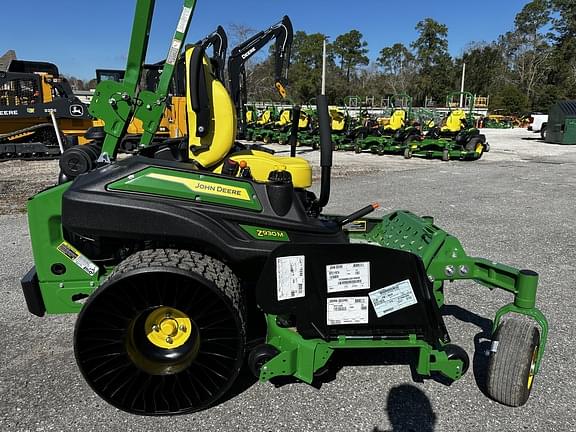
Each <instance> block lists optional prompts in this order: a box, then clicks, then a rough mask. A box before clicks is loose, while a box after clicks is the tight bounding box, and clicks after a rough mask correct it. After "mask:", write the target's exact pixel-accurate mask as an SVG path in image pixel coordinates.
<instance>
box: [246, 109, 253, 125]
mask: <svg viewBox="0 0 576 432" xmlns="http://www.w3.org/2000/svg"><path fill="white" fill-rule="evenodd" d="M253 121H254V112H253V111H252V110H249V111H246V123H248V124H250V123H252V122H253Z"/></svg>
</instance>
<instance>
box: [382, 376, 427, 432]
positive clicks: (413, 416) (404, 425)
mask: <svg viewBox="0 0 576 432" xmlns="http://www.w3.org/2000/svg"><path fill="white" fill-rule="evenodd" d="M386 412H387V413H388V420H389V421H390V424H391V426H392V428H391V429H390V430H389V431H385V430H383V429H379V428H378V427H374V428H373V429H372V431H371V432H406V431H418V432H433V431H434V426H435V425H436V422H437V418H438V417H437V415H436V413H435V412H434V411H433V410H432V404H431V403H430V400H429V399H428V397H427V396H426V395H425V394H424V392H423V391H422V390H420V389H418V388H417V387H415V386H413V385H410V384H402V385H399V386H396V387H393V388H392V389H391V390H390V392H389V393H388V399H387V400H386Z"/></svg>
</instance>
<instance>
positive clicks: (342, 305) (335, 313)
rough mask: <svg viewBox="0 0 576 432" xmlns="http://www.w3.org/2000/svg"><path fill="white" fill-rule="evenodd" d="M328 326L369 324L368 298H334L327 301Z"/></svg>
mask: <svg viewBox="0 0 576 432" xmlns="http://www.w3.org/2000/svg"><path fill="white" fill-rule="evenodd" d="M326 322H327V324H328V325H345V324H368V297H333V298H329V299H327V300H326Z"/></svg>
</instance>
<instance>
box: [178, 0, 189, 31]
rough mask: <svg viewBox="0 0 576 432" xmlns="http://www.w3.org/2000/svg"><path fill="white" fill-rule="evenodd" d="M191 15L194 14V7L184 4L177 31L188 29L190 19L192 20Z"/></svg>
mask: <svg viewBox="0 0 576 432" xmlns="http://www.w3.org/2000/svg"><path fill="white" fill-rule="evenodd" d="M190 15H192V8H190V7H186V6H184V8H183V9H182V13H181V14H180V20H179V21H178V26H177V27H176V31H177V32H180V33H184V32H185V31H186V26H187V25H188V21H190Z"/></svg>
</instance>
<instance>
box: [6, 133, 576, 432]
mask: <svg viewBox="0 0 576 432" xmlns="http://www.w3.org/2000/svg"><path fill="white" fill-rule="evenodd" d="M485 133H486V135H487V136H488V140H489V142H490V144H491V147H492V149H491V151H490V153H488V154H486V155H485V156H484V157H483V158H482V159H481V160H479V161H477V162H460V161H450V162H442V161H439V160H423V159H416V158H412V159H410V160H404V159H403V158H402V157H394V156H383V157H380V156H376V155H370V154H362V155H357V154H354V153H353V152H351V153H337V154H335V155H334V157H335V159H334V160H335V164H334V169H333V172H334V178H333V182H332V195H331V201H330V204H329V205H328V207H327V209H326V212H327V213H337V214H350V213H351V212H353V211H355V210H357V209H359V208H361V207H363V206H365V205H366V204H368V203H370V202H374V201H376V202H379V203H380V204H381V206H382V208H381V209H379V210H378V211H377V212H376V213H375V215H376V216H382V215H383V214H385V213H389V212H391V211H393V210H395V209H400V208H401V209H406V210H410V211H413V212H414V213H416V214H419V215H433V216H434V217H435V223H436V225H438V226H439V227H441V228H443V229H445V230H446V231H448V232H449V233H451V234H454V235H455V236H456V237H457V238H459V239H460V241H461V242H462V244H463V246H464V248H465V250H466V251H467V253H468V254H469V255H472V256H480V257H486V258H489V259H493V260H495V261H497V262H502V263H506V264H509V265H512V266H514V267H517V268H529V269H534V270H536V271H538V272H539V274H540V284H539V291H538V303H537V304H538V307H539V308H540V309H541V310H542V311H543V312H544V313H545V314H546V316H547V318H548V320H549V323H550V336H549V339H548V346H547V349H546V353H545V356H544V360H543V364H542V368H541V371H540V373H539V374H538V375H537V376H536V378H535V384H534V389H533V392H532V396H531V398H530V399H529V401H528V403H527V404H526V405H525V406H523V407H520V408H509V407H506V406H503V405H500V404H498V403H496V402H494V401H492V400H491V399H489V398H488V397H487V396H486V395H485V384H484V383H485V371H486V362H487V357H486V352H487V351H488V350H489V347H490V341H489V335H490V331H491V330H490V328H491V320H492V318H493V317H494V313H495V312H496V310H498V308H500V307H501V306H502V305H504V304H506V303H508V302H509V301H510V299H511V297H510V295H509V294H507V293H505V292H503V291H501V290H494V291H489V290H488V289H486V288H484V287H482V286H480V285H478V284H476V283H474V282H471V281H461V282H456V283H454V284H449V285H448V286H447V287H446V293H447V305H446V306H445V307H444V308H443V315H444V319H445V321H446V325H447V327H448V330H449V332H450V335H451V337H452V341H453V342H454V343H456V344H458V345H460V346H461V347H463V348H464V349H465V350H466V351H467V352H468V353H469V355H470V359H471V363H472V364H471V366H470V370H469V371H468V373H467V374H466V375H465V376H464V377H463V378H462V379H461V380H459V381H457V382H455V383H453V384H452V385H451V386H446V385H443V384H441V383H439V382H437V381H435V380H432V379H424V380H418V379H415V378H414V377H413V376H412V374H411V372H410V367H409V365H410V364H411V362H412V360H411V359H410V358H409V356H406V355H394V354H391V353H381V352H377V353H376V352H375V353H369V354H366V353H365V352H364V353H352V354H351V355H350V356H343V358H341V359H340V360H339V361H340V364H341V365H342V368H341V369H340V370H339V371H338V372H337V375H336V378H335V379H334V380H332V381H329V382H326V383H324V384H323V385H322V386H321V387H320V388H314V387H312V386H309V385H307V384H303V383H292V384H288V385H284V386H282V387H279V388H275V387H274V386H273V385H271V384H270V383H256V382H254V381H249V380H248V381H247V382H246V385H245V386H243V387H242V388H241V391H238V392H237V393H235V394H233V395H231V397H230V398H228V399H226V400H224V401H222V402H221V403H220V404H218V405H217V406H215V407H213V408H211V409H209V410H206V411H202V412H198V413H194V414H190V415H184V416H179V417H170V418H151V417H137V416H134V415H129V414H126V413H124V412H121V411H118V410H117V409H115V408H113V407H111V406H110V405H108V404H107V403H106V402H104V401H103V400H101V399H100V398H99V397H98V396H97V395H96V394H94V392H93V391H92V390H91V389H90V388H89V386H88V385H87V384H86V382H85V381H84V380H83V378H82V376H81V374H80V372H79V370H78V368H77V366H76V363H75V360H74V351H73V340H72V339H73V330H74V322H75V317H74V316H71V315H61V316H47V317H44V318H38V317H35V316H32V315H31V314H30V313H28V311H27V309H26V304H25V301H24V298H23V296H22V292H21V289H20V286H19V280H20V278H21V277H22V275H23V274H25V273H26V272H27V271H28V269H29V268H30V267H31V266H32V265H33V259H32V256H31V248H30V238H29V234H28V228H27V221H26V216H25V214H23V212H24V211H25V207H24V206H25V200H26V198H27V197H28V196H29V195H32V194H33V193H35V192H36V191H38V190H40V189H42V188H44V187H46V186H48V185H50V184H52V183H54V180H55V179H56V177H57V164H56V162H54V161H50V162H18V161H12V162H5V163H0V185H1V186H0V194H1V197H0V213H2V214H3V215H2V216H0V238H2V240H3V247H2V248H0V260H1V262H2V266H0V296H1V297H2V302H1V303H0V315H1V316H2V326H0V340H2V344H1V345H0V346H1V347H2V349H1V350H0V408H1V409H0V431H2V432H3V431H98V432H101V431H150V430H170V431H202V432H205V431H226V432H228V431H243V432H244V431H282V432H284V431H298V432H301V431H330V432H339V431H343V432H349V431H363V432H384V431H394V432H399V431H417V432H421V431H423V432H431V431H450V432H452V431H486V432H488V431H490V432H491V431H495V430H496V431H559V432H568V431H576V420H575V419H576V405H575V401H576V393H575V390H574V389H575V388H576V375H575V374H574V358H576V346H575V344H574V337H575V330H574V329H575V328H576V315H575V313H574V310H575V308H576V300H575V295H574V287H575V286H576V278H575V276H574V275H575V274H576V264H575V260H574V251H575V250H576V229H575V228H574V217H575V209H576V207H575V204H574V203H575V202H576V175H575V173H576V146H558V145H550V144H545V143H542V142H541V141H539V140H538V139H537V135H536V134H532V133H531V132H527V131H526V130H519V129H514V130H486V131H485ZM274 148H276V149H277V150H278V151H279V152H280V153H281V154H285V153H287V152H288V150H287V148H286V147H280V146H274ZM300 152H301V155H303V156H304V157H306V158H308V159H309V160H311V161H312V162H313V165H317V164H318V160H319V154H318V152H313V151H308V150H306V149H305V148H302V149H300ZM315 173H316V175H315V177H316V178H318V171H317V170H316V171H315ZM314 190H316V191H318V182H316V185H315V186H314Z"/></svg>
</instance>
